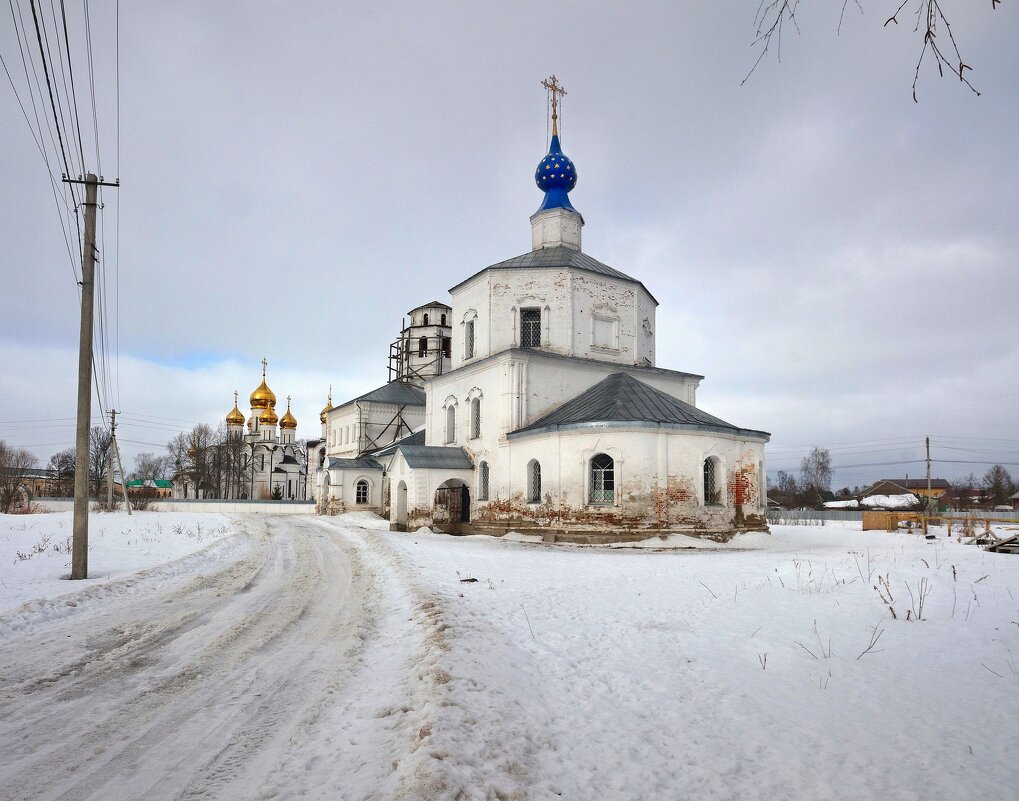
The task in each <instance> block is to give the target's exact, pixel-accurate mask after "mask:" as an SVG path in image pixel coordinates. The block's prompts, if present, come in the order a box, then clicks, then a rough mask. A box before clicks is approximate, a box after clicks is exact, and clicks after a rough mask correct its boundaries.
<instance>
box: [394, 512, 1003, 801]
mask: <svg viewBox="0 0 1019 801" xmlns="http://www.w3.org/2000/svg"><path fill="white" fill-rule="evenodd" d="M942 533H943V532H942ZM387 536H388V537H389V539H390V542H391V543H392V545H393V547H394V548H395V549H396V550H397V551H399V552H400V553H402V554H403V555H404V557H405V559H406V560H407V562H408V565H409V567H411V568H412V569H413V571H414V572H415V573H416V574H417V575H418V577H419V579H418V580H419V581H420V582H421V584H422V585H423V586H424V587H425V588H427V590H428V591H429V592H431V593H432V594H433V595H434V596H435V597H436V598H438V599H439V600H440V602H441V603H442V608H443V610H444V616H445V624H446V625H448V627H449V628H448V629H447V631H446V634H447V637H448V638H449V640H450V645H451V647H450V648H449V650H448V651H447V652H446V653H445V654H444V656H443V660H442V664H443V665H444V669H445V670H446V672H447V673H448V674H449V676H450V679H449V681H448V683H447V684H446V685H445V691H446V692H447V694H448V696H449V706H448V707H447V709H446V713H445V715H444V717H443V721H444V724H445V725H443V726H441V727H440V728H439V729H437V730H436V731H434V732H433V734H432V736H431V738H430V739H431V741H432V748H433V749H434V750H436V751H437V752H439V753H440V754H450V755H453V756H452V758H448V757H446V758H443V759H439V760H438V761H440V762H442V763H443V766H442V772H443V774H444V775H445V777H446V780H447V785H448V787H449V788H450V789H449V792H448V794H445V795H442V794H439V795H435V796H433V797H436V798H446V797H448V798H458V797H459V798H477V799H505V798H564V799H568V798H574V799H590V798H600V799H650V798H655V799H658V798H661V799H681V798H698V799H758V798H759V799H775V798H783V799H800V798H802V799H849V798H853V799H860V798H868V799H869V798H881V799H956V800H961V799H982V800H985V799H1012V798H1015V797H1016V795H1015V787H1014V782H1013V779H1012V775H1011V770H1010V768H1009V767H1008V765H1009V759H1008V753H1009V749H1010V746H1011V743H1012V741H1013V740H1014V734H1015V731H1016V728H1015V722H1014V721H1015V720H1016V717H1017V712H1019V702H1017V700H1016V699H1017V693H1016V689H1017V686H1019V677H1017V674H1016V657H1017V656H1019V624H1017V623H1015V622H1013V621H1017V620H1019V611H1017V607H1019V604H1017V603H1016V599H1015V598H1014V591H1019V582H1017V580H1016V579H1017V568H1019V560H1015V559H1013V558H1011V557H1009V556H1007V555H997V554H989V553H986V552H984V551H983V550H981V549H979V548H976V547H974V546H964V545H961V544H959V543H957V542H955V541H949V540H947V539H945V538H944V537H943V536H942V538H941V539H939V540H936V541H934V542H932V543H929V542H928V541H925V540H924V539H923V538H922V537H919V536H916V535H907V534H886V533H883V532H882V533H872V532H867V533H864V532H861V531H859V530H852V529H847V528H841V527H836V526H825V527H806V526H794V527H775V529H774V531H773V535H772V536H770V537H768V536H767V535H752V536H750V537H746V538H739V539H737V541H736V543H735V544H736V545H737V546H738V547H745V548H752V549H753V550H734V549H733V548H731V547H730V548H727V549H718V548H715V547H713V546H712V547H711V548H710V549H709V550H706V551H704V552H695V553H691V552H689V551H681V552H671V553H670V552H647V551H640V550H624V551H614V552H608V551H606V550H604V549H592V548H582V547H573V548H570V547H562V546H551V547H550V546H540V545H526V544H520V543H513V542H505V541H499V540H494V539H491V538H487V537H472V538H450V537H446V536H444V535H435V534H429V533H425V532H418V533H416V534H409V535H395V534H394V535H387ZM953 568H954V572H953ZM458 573H459V577H458V575H457V574H458ZM460 577H471V578H476V579H477V580H478V581H477V582H476V583H461V581H460ZM885 580H887V589H886V588H885V584H884V582H885ZM1013 585H1016V586H1014V587H1013ZM875 586H876V587H878V588H879V589H880V590H881V592H883V593H884V594H885V596H886V597H889V598H890V600H891V606H892V607H894V609H895V613H896V615H897V618H896V619H893V618H892V616H891V612H890V610H889V606H888V604H886V603H885V602H884V601H883V600H882V599H881V595H880V594H879V592H878V590H876V589H875ZM910 590H911V591H912V592H913V600H912V601H911V600H910V597H909V592H910ZM924 591H927V593H928V594H926V597H925V598H924V607H923V612H922V614H923V620H921V621H914V620H913V619H912V618H913V617H914V612H913V610H914V609H918V607H919V597H920V594H921V593H922V592H924ZM889 593H890V595H889ZM907 612H908V614H909V618H910V619H908V620H907ZM872 637H877V638H878V639H877V641H876V644H875V645H874V647H873V648H872V649H871V650H870V651H869V652H868V653H864V651H866V650H867V648H868V645H870V644H871V642H872ZM440 786H441V785H440ZM458 792H459V793H460V795H457V793H458Z"/></svg>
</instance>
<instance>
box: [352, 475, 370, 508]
mask: <svg viewBox="0 0 1019 801" xmlns="http://www.w3.org/2000/svg"><path fill="white" fill-rule="evenodd" d="M354 502H355V503H362V504H363V503H368V482H367V481H365V480H364V479H363V478H362V479H361V480H360V481H358V482H357V483H356V484H355V485H354Z"/></svg>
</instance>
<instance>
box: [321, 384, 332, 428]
mask: <svg viewBox="0 0 1019 801" xmlns="http://www.w3.org/2000/svg"><path fill="white" fill-rule="evenodd" d="M332 410H333V386H332V384H330V385H329V400H327V401H326V405H325V406H323V407H322V411H321V413H320V414H319V416H318V419H319V420H320V421H322V424H323V425H325V421H326V415H327V414H329V412H331V411H332Z"/></svg>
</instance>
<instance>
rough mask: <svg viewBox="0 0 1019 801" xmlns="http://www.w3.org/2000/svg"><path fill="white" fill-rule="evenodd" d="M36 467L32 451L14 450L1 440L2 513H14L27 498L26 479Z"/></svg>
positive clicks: (0, 504) (0, 490)
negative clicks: (23, 499) (22, 500)
mask: <svg viewBox="0 0 1019 801" xmlns="http://www.w3.org/2000/svg"><path fill="white" fill-rule="evenodd" d="M35 465H36V459H35V456H33V455H32V453H31V452H30V451H26V450H24V449H22V448H12V447H11V446H9V445H8V444H7V443H6V442H4V441H3V440H0V512H2V513H4V514H7V513H9V512H11V511H13V510H14V509H15V507H17V506H18V504H19V503H20V502H21V499H22V498H23V497H25V489H24V487H25V479H26V478H27V477H28V473H29V471H30V470H31V469H32V468H34V467H35Z"/></svg>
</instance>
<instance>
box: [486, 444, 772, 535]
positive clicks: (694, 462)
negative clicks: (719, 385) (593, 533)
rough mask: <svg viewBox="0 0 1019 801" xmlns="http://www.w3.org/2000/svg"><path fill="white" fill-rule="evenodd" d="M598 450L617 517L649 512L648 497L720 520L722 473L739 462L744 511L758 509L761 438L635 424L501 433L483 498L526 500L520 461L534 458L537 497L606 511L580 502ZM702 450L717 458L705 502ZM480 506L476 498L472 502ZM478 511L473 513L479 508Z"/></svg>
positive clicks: (728, 510) (728, 509)
mask: <svg viewBox="0 0 1019 801" xmlns="http://www.w3.org/2000/svg"><path fill="white" fill-rule="evenodd" d="M598 453H608V454H609V455H610V456H612V458H613V460H614V462H615V471H616V473H615V482H616V491H615V502H614V504H613V505H612V509H614V511H615V512H618V513H620V514H621V515H623V516H624V517H625V516H633V517H635V518H638V519H639V518H650V517H653V516H654V515H655V514H656V512H655V508H654V507H653V503H652V501H653V496H656V495H657V496H658V497H659V498H661V499H662V502H665V499H666V497H667V493H668V494H671V504H672V508H673V510H674V514H676V510H677V509H681V510H684V513H686V512H689V514H691V515H699V516H701V517H702V518H703V519H704V520H705V521H706V522H708V523H712V522H714V523H717V524H718V525H724V524H725V523H727V522H728V521H730V520H731V519H732V516H733V514H734V511H735V509H734V498H733V496H732V494H731V493H730V492H729V491H728V490H729V485H730V483H731V481H730V479H731V477H732V475H733V474H734V473H737V472H738V471H739V469H740V468H745V469H746V470H747V472H748V477H749V479H750V481H751V482H752V485H751V486H749V487H747V488H746V489H747V494H748V495H749V496H750V497H749V498H745V500H751V502H749V503H745V504H743V506H742V511H743V513H744V515H760V514H762V508H763V507H762V505H761V503H762V501H761V500H760V498H762V497H763V493H762V492H760V488H759V486H758V481H759V479H758V477H757V476H758V463H759V462H760V461H762V460H763V459H764V443H761V442H756V441H752V440H745V439H740V438H736V437H730V436H726V435H721V434H714V433H709V432H703V433H700V432H687V431H675V430H672V431H669V430H664V429H663V430H660V429H646V428H638V427H625V428H611V429H609V428H589V429H583V430H577V431H565V432H560V433H557V434H548V435H541V436H534V437H520V438H513V439H511V440H509V443H508V445H507V446H505V447H503V448H502V450H501V451H500V458H496V459H493V460H492V463H491V465H490V470H491V474H490V484H489V486H490V499H491V500H490V502H510V503H512V504H513V505H514V506H516V507H517V509H519V508H520V507H528V506H531V507H535V508H536V507H537V506H538V505H536V504H528V503H527V502H526V498H527V488H528V472H527V468H528V464H529V463H530V462H531V460H532V459H534V460H537V461H538V462H539V463H540V465H541V476H542V503H543V504H546V505H549V506H550V508H551V509H554V510H556V511H557V512H563V513H565V514H566V515H567V519H568V516H569V515H570V514H577V513H580V514H583V513H584V512H595V513H601V512H604V511H607V510H609V509H608V508H607V507H605V506H604V505H601V504H594V505H592V504H590V503H589V502H588V490H589V465H590V460H591V458H592V457H593V456H594V455H595V454H598ZM708 456H717V457H718V458H719V460H720V462H721V470H720V471H719V475H718V482H719V485H720V488H721V489H722V490H723V492H722V503H721V504H719V505H718V506H712V505H706V504H705V503H704V497H703V495H704V493H703V469H704V468H703V465H704V459H705V458H707V457H708ZM479 504H480V506H481V507H484V506H485V502H484V501H480V502H479ZM480 514H481V512H479V515H480Z"/></svg>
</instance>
